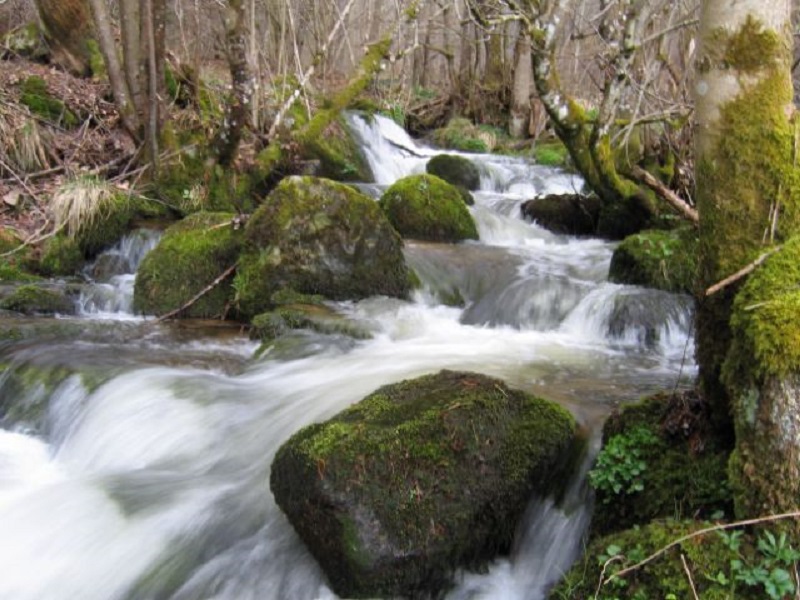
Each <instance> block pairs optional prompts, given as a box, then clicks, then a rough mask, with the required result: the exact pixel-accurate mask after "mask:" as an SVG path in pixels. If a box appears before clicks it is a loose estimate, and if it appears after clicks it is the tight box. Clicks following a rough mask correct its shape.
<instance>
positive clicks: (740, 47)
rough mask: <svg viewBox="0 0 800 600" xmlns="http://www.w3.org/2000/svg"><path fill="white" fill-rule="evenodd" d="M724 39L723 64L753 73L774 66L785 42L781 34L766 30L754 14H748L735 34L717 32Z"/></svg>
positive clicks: (722, 31)
mask: <svg viewBox="0 0 800 600" xmlns="http://www.w3.org/2000/svg"><path fill="white" fill-rule="evenodd" d="M717 36H718V37H720V38H722V39H724V40H725V42H726V44H725V46H724V55H723V56H722V66H723V68H726V69H734V70H736V71H739V72H742V73H753V72H757V71H760V70H762V69H765V68H769V67H771V66H773V64H774V61H775V56H777V55H780V53H779V52H778V50H779V49H780V48H781V46H782V45H783V44H784V42H783V40H782V39H781V38H780V36H779V35H778V34H777V33H776V32H774V31H769V30H765V29H764V27H763V26H762V24H761V23H760V22H759V21H758V20H757V19H755V18H753V16H752V15H748V16H747V20H745V22H744V24H743V25H742V27H741V28H740V29H739V30H738V31H737V32H735V33H734V34H733V35H730V34H728V32H727V31H725V30H721V31H719V32H717Z"/></svg>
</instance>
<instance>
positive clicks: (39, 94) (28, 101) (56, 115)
mask: <svg viewBox="0 0 800 600" xmlns="http://www.w3.org/2000/svg"><path fill="white" fill-rule="evenodd" d="M20 92H21V95H20V102H22V104H24V105H25V106H27V107H28V108H29V109H30V111H31V112H32V113H33V114H35V115H37V116H39V117H41V118H43V119H45V120H47V121H51V122H53V123H57V124H59V125H62V126H64V127H66V128H67V129H71V128H73V127H76V126H77V125H78V117H77V116H76V115H75V113H73V112H72V111H71V110H69V108H67V107H66V105H65V104H64V103H63V102H62V101H61V100H59V99H58V98H56V97H54V96H53V95H52V94H51V93H50V91H49V90H48V89H47V83H46V82H45V80H44V79H42V78H41V77H37V76H35V75H32V76H30V77H28V78H26V79H25V80H24V81H23V82H22V84H21V86H20Z"/></svg>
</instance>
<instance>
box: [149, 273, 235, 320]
mask: <svg viewBox="0 0 800 600" xmlns="http://www.w3.org/2000/svg"><path fill="white" fill-rule="evenodd" d="M235 270H236V263H234V264H232V265H231V266H230V267H228V268H227V269H225V271H224V272H223V273H222V275H220V276H219V277H217V278H216V279H215V280H214V281H212V282H211V283H209V284H208V285H207V286H206V287H204V288H203V289H202V290H200V291H199V292H198V293H197V294H195V295H194V296H193V297H192V298H191V299H190V300H189V301H188V302H187V303H186V304H184V305H183V306H181V307H180V308H176V309H175V310H173V311H171V312H168V313H167V314H165V315H161V316H160V317H158V319H157V321H158V322H159V323H160V322H161V321H166V320H167V319H172V318H173V317H175V316H176V315H178V314H179V313H181V312H183V311H184V310H186V309H187V308H189V307H190V306H192V305H193V304H194V303H195V302H197V301H198V300H200V298H202V297H203V296H205V295H206V294H207V293H208V292H210V291H211V290H213V289H214V288H215V287H217V286H218V285H219V284H220V283H222V282H223V281H224V280H225V279H226V278H227V277H228V276H230V274H231V273H233V272H234V271H235Z"/></svg>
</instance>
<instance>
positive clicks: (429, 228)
mask: <svg viewBox="0 0 800 600" xmlns="http://www.w3.org/2000/svg"><path fill="white" fill-rule="evenodd" d="M380 205H381V208H383V210H384V212H385V213H386V215H387V216H388V217H389V221H391V223H392V225H393V226H394V228H395V229H397V231H399V232H400V235H402V236H403V237H404V238H412V239H416V240H425V241H429V242H460V241H462V240H477V239H478V230H477V228H476V227H475V221H473V219H472V215H470V213H469V210H468V209H467V205H466V203H465V202H464V198H463V197H462V195H461V193H460V192H459V190H458V188H457V187H455V186H454V185H451V184H449V183H447V182H446V181H444V180H442V179H439V178H438V177H436V176H434V175H411V176H410V177H404V178H403V179H401V180H400V181H397V182H396V183H395V184H394V185H392V186H391V187H390V188H389V189H388V190H386V191H385V192H384V194H383V196H382V197H381V199H380Z"/></svg>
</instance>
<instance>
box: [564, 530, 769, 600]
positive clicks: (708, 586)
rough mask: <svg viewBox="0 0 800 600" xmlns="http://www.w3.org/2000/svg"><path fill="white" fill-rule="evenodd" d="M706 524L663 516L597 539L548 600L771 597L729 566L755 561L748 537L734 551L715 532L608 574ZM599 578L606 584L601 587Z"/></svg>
mask: <svg viewBox="0 0 800 600" xmlns="http://www.w3.org/2000/svg"><path fill="white" fill-rule="evenodd" d="M708 526H709V523H703V522H702V521H675V520H665V521H663V522H653V523H650V524H648V525H645V526H643V527H640V528H635V529H628V530H625V531H622V532H619V533H616V534H613V535H609V536H606V537H603V538H600V539H597V540H595V541H593V542H592V543H591V544H589V546H588V547H587V548H586V553H585V555H584V558H583V559H582V560H581V561H579V562H578V563H577V564H576V565H574V566H573V567H572V569H571V570H570V571H569V572H568V573H567V574H566V576H565V577H564V579H563V580H562V581H561V582H560V583H559V584H558V585H557V586H556V587H555V588H554V589H553V590H551V592H550V596H549V598H550V599H551V600H615V599H620V598H627V599H630V600H655V599H661V598H665V599H671V598H676V599H679V598H680V599H682V598H695V597H696V598H699V599H701V600H730V599H731V598H737V599H741V600H763V599H764V598H767V597H769V596H768V595H767V593H766V590H765V588H764V587H763V586H761V585H753V586H750V585H747V584H746V583H745V582H743V581H740V580H737V578H736V574H737V573H735V572H734V571H733V568H732V566H731V561H736V560H739V561H742V563H743V565H744V568H747V566H748V563H750V564H757V563H758V562H759V557H758V556H757V555H756V552H755V549H754V542H753V540H752V538H750V537H749V536H745V537H744V538H742V539H741V540H740V541H741V545H740V546H739V549H738V550H734V549H733V548H731V544H729V543H727V542H726V539H725V537H723V536H722V535H720V534H719V533H717V532H710V533H707V534H704V535H699V536H697V537H693V538H691V539H687V540H685V541H683V542H681V543H679V544H676V545H675V546H674V547H672V548H671V549H670V550H668V551H667V552H666V553H665V554H663V555H661V556H659V557H658V558H656V559H655V560H653V561H651V562H648V563H647V564H645V565H642V566H641V567H640V568H638V569H635V570H633V571H631V572H630V573H629V574H627V575H625V576H624V577H622V578H612V577H611V576H612V575H613V574H615V573H618V572H620V571H621V570H622V569H623V568H626V567H630V566H632V565H634V564H636V563H638V562H639V561H641V560H644V559H645V558H647V557H648V556H650V555H651V554H653V553H655V552H657V551H659V550H662V549H663V548H665V547H666V546H667V545H668V544H671V543H673V542H675V541H677V540H679V539H681V538H684V537H685V536H689V535H691V534H693V533H695V532H697V531H699V530H700V529H703V528H706V527H708ZM684 561H685V562H684ZM687 570H688V572H689V574H690V576H691V580H690V579H689V576H687ZM740 572H741V571H740ZM601 582H605V584H604V585H601ZM692 586H694V588H693V587H692ZM695 593H696V595H694V594H695ZM773 597H778V596H773Z"/></svg>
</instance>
